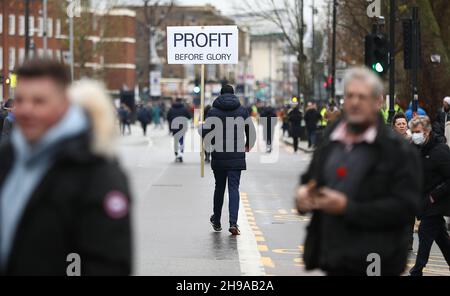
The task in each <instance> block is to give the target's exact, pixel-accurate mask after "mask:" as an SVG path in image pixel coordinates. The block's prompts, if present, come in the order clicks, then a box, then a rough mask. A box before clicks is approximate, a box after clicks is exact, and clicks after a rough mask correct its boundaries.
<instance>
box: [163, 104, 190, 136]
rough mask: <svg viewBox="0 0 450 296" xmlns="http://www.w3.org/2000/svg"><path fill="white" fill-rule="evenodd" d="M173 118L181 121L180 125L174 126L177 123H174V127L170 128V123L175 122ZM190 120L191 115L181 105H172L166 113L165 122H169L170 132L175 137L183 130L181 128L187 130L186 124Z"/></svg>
mask: <svg viewBox="0 0 450 296" xmlns="http://www.w3.org/2000/svg"><path fill="white" fill-rule="evenodd" d="M175 118H179V119H178V120H180V119H181V124H182V125H179V124H176V123H177V122H174V126H173V127H172V121H173V120H175ZM191 118H192V115H191V113H190V112H189V110H188V109H187V108H186V106H185V105H184V104H183V103H180V102H176V103H174V104H173V105H172V107H171V108H170V110H169V113H167V121H168V122H169V129H170V132H171V133H172V134H174V135H175V134H176V133H178V132H179V131H181V130H182V129H183V126H185V128H187V126H188V122H189V120H190V119H191Z"/></svg>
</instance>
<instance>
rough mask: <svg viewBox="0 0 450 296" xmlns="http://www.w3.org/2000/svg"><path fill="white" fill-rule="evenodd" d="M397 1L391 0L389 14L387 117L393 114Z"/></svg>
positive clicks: (391, 116) (390, 117)
mask: <svg viewBox="0 0 450 296" xmlns="http://www.w3.org/2000/svg"><path fill="white" fill-rule="evenodd" d="M396 2H397V1H396V0H391V2H390V4H391V6H390V12H389V14H390V16H389V19H390V20H389V39H390V40H389V119H388V122H389V123H391V122H392V119H393V117H394V115H395V24H396V18H397V13H396V12H397V3H396Z"/></svg>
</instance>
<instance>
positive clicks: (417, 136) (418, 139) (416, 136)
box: [411, 133, 425, 145]
mask: <svg viewBox="0 0 450 296" xmlns="http://www.w3.org/2000/svg"><path fill="white" fill-rule="evenodd" d="M411 139H412V141H413V143H414V144H416V145H422V144H423V143H425V135H424V133H413V134H412V137H411Z"/></svg>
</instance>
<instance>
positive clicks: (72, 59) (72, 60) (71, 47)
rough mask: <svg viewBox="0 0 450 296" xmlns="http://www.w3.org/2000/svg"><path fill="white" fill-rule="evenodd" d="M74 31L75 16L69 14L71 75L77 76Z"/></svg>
mask: <svg viewBox="0 0 450 296" xmlns="http://www.w3.org/2000/svg"><path fill="white" fill-rule="evenodd" d="M73 39H74V33H73V16H69V47H70V77H71V78H72V80H74V78H75V73H74V72H75V71H74V68H75V66H74V65H75V64H74V63H75V57H74V52H75V51H74V40H73Z"/></svg>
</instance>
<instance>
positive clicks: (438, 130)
mask: <svg viewBox="0 0 450 296" xmlns="http://www.w3.org/2000/svg"><path fill="white" fill-rule="evenodd" d="M449 120H450V116H449V115H447V112H445V111H443V110H442V111H440V112H439V113H438V114H437V116H436V120H435V121H434V122H433V132H434V135H435V137H436V138H437V139H438V141H439V142H441V143H445V142H446V141H447V140H446V138H445V124H446V123H447V121H449Z"/></svg>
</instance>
